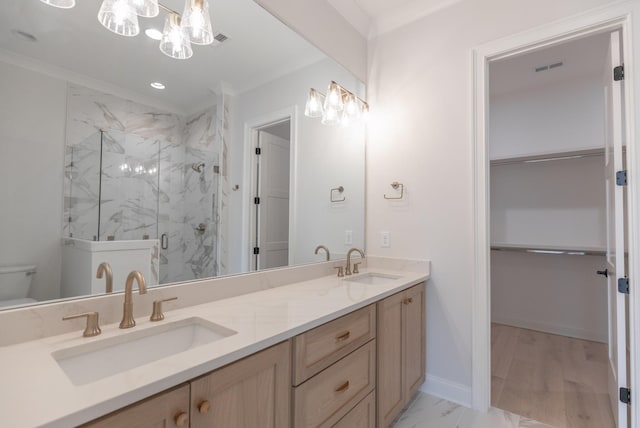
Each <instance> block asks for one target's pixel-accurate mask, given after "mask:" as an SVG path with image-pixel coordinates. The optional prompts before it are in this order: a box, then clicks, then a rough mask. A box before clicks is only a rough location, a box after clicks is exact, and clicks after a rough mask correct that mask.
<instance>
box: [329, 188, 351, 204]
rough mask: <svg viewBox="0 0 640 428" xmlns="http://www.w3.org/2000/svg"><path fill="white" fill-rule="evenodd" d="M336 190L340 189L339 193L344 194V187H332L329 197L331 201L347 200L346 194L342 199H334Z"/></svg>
mask: <svg viewBox="0 0 640 428" xmlns="http://www.w3.org/2000/svg"><path fill="white" fill-rule="evenodd" d="M335 191H338V192H339V193H341V194H342V193H343V192H344V187H342V186H340V187H335V188H333V189H331V192H330V193H329V199H330V200H331V202H342V201H346V200H347V198H346V197H345V196H343V197H342V199H333V192H335Z"/></svg>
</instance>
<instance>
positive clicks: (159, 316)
mask: <svg viewBox="0 0 640 428" xmlns="http://www.w3.org/2000/svg"><path fill="white" fill-rule="evenodd" d="M172 300H178V298H177V297H169V298H168V299H162V300H155V301H154V302H153V313H152V314H151V318H149V320H150V321H162V320H163V319H164V313H163V312H162V303H163V302H170V301H172Z"/></svg>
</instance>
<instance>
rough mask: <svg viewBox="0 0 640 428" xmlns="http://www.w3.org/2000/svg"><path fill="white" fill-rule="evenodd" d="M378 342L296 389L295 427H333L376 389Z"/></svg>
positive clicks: (369, 344)
mask: <svg viewBox="0 0 640 428" xmlns="http://www.w3.org/2000/svg"><path fill="white" fill-rule="evenodd" d="M375 376H376V341H375V340H372V341H370V342H369V343H367V344H366V345H364V346H362V347H361V348H359V349H357V350H355V351H353V352H352V353H351V354H349V355H347V356H346V357H344V358H343V359H342V360H340V361H338V362H337V363H335V364H334V365H332V366H331V367H329V368H327V369H326V370H324V371H322V372H320V373H319V374H318V375H316V376H314V377H312V378H311V379H309V380H308V381H306V382H305V383H303V384H302V385H300V386H297V387H295V388H294V392H293V397H294V406H293V408H294V409H295V412H294V426H295V427H296V428H300V427H330V426H332V425H333V424H335V423H336V422H338V421H339V420H340V419H341V418H342V417H343V416H344V415H345V414H347V413H348V412H349V410H351V409H352V408H353V407H355V405H356V404H357V403H358V402H360V400H362V399H363V398H364V397H366V396H367V395H368V394H369V393H370V392H371V391H373V389H374V388H375V383H376V381H375Z"/></svg>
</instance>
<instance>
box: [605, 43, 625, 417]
mask: <svg viewBox="0 0 640 428" xmlns="http://www.w3.org/2000/svg"><path fill="white" fill-rule="evenodd" d="M621 64H622V57H621V46H620V33H619V32H618V31H615V32H613V33H611V45H610V50H609V54H608V55H607V61H606V67H605V71H604V86H605V103H606V105H605V107H606V108H605V115H606V134H605V138H606V154H605V168H606V186H607V270H608V273H609V275H608V278H607V287H608V288H607V289H608V296H609V363H610V370H609V394H610V398H611V405H612V410H613V414H614V416H615V418H616V423H617V426H618V427H627V426H628V422H627V419H628V418H627V411H628V409H627V407H628V406H627V405H626V404H624V403H622V402H621V401H620V396H619V394H620V392H619V391H620V388H627V387H628V385H627V350H626V349H627V347H626V328H627V319H626V318H627V317H626V311H625V305H626V299H627V295H626V294H623V293H620V292H618V279H619V278H625V276H626V272H625V259H624V237H625V230H624V229H625V226H624V191H625V189H626V187H625V186H619V185H617V184H616V172H617V171H621V170H623V169H624V160H623V153H622V144H623V142H622V129H623V128H622V126H623V125H622V114H623V101H622V84H623V83H622V81H621V80H620V81H615V80H614V73H613V69H614V67H616V66H618V65H621Z"/></svg>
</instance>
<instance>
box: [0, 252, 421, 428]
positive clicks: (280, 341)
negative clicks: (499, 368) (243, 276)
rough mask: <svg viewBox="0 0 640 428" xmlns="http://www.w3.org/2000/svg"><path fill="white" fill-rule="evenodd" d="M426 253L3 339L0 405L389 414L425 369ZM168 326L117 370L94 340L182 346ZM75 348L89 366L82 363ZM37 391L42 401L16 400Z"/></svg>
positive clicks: (218, 413)
mask: <svg viewBox="0 0 640 428" xmlns="http://www.w3.org/2000/svg"><path fill="white" fill-rule="evenodd" d="M425 266H426V269H425V270H424V271H422V272H415V271H404V270H392V269H389V266H385V265H384V263H382V264H379V265H377V266H375V267H374V266H369V267H368V268H365V269H363V271H362V273H360V274H356V275H353V276H351V277H347V278H338V277H336V276H335V275H331V276H322V277H317V278H314V279H310V280H306V281H301V282H294V283H289V284H287V285H282V286H277V287H274V288H269V289H265V290H263V291H258V292H251V293H248V294H244V295H239V296H235V297H231V298H226V299H221V300H215V301H211V302H208V303H204V304H200V305H196V306H187V307H182V308H180V309H175V310H171V309H170V307H167V312H165V319H164V320H163V321H160V322H150V321H149V320H148V319H143V318H141V317H138V320H137V321H138V325H137V326H136V327H135V328H132V329H129V330H126V331H124V330H120V329H118V328H117V324H107V325H104V326H102V331H103V332H102V334H101V335H99V336H96V337H91V338H83V337H81V332H82V331H81V329H80V330H76V331H74V332H72V333H66V334H62V335H56V336H50V337H45V338H42V339H39V340H32V341H29V342H26V343H20V344H15V345H11V346H4V347H2V348H0V361H2V362H3V365H2V366H3V367H5V369H2V375H3V379H4V384H5V387H6V388H8V389H11V390H13V391H14V393H12V394H11V395H9V396H7V397H4V400H3V402H2V404H0V410H1V411H2V412H3V415H4V418H5V422H8V423H9V425H10V426H15V427H18V426H52V427H57V426H60V427H62V426H72V425H73V426H75V425H82V424H86V426H95V427H102V426H123V424H124V425H126V424H127V422H126V421H131V420H135V421H136V422H138V423H139V424H142V422H143V421H145V422H148V424H142V425H141V426H156V425H155V424H165V426H169V427H171V426H178V427H188V426H191V427H200V426H207V427H210V426H247V427H251V426H256V427H257V426H260V427H263V426H272V427H287V426H295V427H307V426H339V427H340V426H342V427H347V426H348V427H353V426H363V427H374V426H380V427H382V426H388V425H389V424H390V423H391V422H392V421H393V419H394V418H395V417H396V416H397V414H398V413H399V412H400V411H401V410H402V408H403V407H404V406H405V405H406V404H407V403H408V401H409V400H410V398H411V397H412V395H413V394H414V393H415V392H416V391H417V388H418V386H419V385H421V384H422V383H423V382H424V373H425V349H426V346H425V318H424V317H425V281H426V280H427V279H428V278H429V270H428V262H425ZM260 275H262V274H260ZM165 291H166V290H165ZM110 297H116V296H110ZM135 297H141V296H134V300H135ZM51 322H57V320H51ZM176 331H180V332H183V333H182V336H184V335H185V334H184V333H188V334H191V335H192V336H193V338H192V339H190V340H192V342H190V344H187V345H186V349H180V350H177V351H175V353H173V354H171V352H173V351H171V352H169V351H166V352H169V354H165V356H162V355H161V356H160V358H157V359H156V358H155V357H149V361H145V362H142V363H141V364H139V365H135V363H131V364H134V367H130V368H126V369H122V370H121V371H119V369H118V367H119V366H120V364H125V365H124V366H122V367H127V366H126V364H129V363H126V362H122V363H121V362H120V360H127V358H118V357H111V359H110V360H109V363H104V364H102V363H101V361H102V360H100V358H102V356H101V354H104V353H105V352H107V353H108V352H118V351H117V348H118V347H121V346H124V347H127V346H133V344H136V343H137V342H138V341H140V340H146V341H147V342H146V343H148V345H146V347H145V349H144V350H141V351H140V352H133V353H129V354H126V355H130V354H144V352H147V351H149V350H150V349H151V350H153V349H154V346H156V345H155V344H154V343H153V342H154V340H155V339H153V338H154V337H156V336H157V337H159V338H161V341H162V342H164V343H166V346H165V347H164V348H167V347H168V348H171V347H173V346H178V345H174V344H175V343H177V342H180V341H181V340H182V339H181V340H178V339H175V338H174V339H170V336H169V335H171V334H175V332H176ZM207 335H209V336H207ZM199 341H201V342H199ZM158 352H160V353H162V352H165V350H163V349H162V348H159V350H158ZM113 355H117V354H113ZM131 357H132V358H133V357H134V355H131ZM85 358H89V361H92V362H95V363H96V364H95V370H93V368H92V366H91V365H86V367H88V368H86V369H83V368H79V366H81V365H82V364H83V363H84V360H83V359H85ZM25 360H29V362H30V364H25V363H24V361H25ZM65 362H66V363H65ZM65 364H67V365H70V366H72V367H71V368H70V367H65ZM102 366H108V367H112V366H113V367H115V368H112V369H109V370H115V372H114V373H110V372H108V371H104V369H103V367H102ZM11 367H13V370H11V369H9V368H11ZM34 400H35V401H36V402H38V403H42V404H41V405H39V409H38V412H30V413H26V414H25V413H24V412H22V411H20V410H19V409H21V408H23V404H24V403H26V402H34ZM376 409H377V410H376ZM376 420H377V421H378V422H377V425H376Z"/></svg>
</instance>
